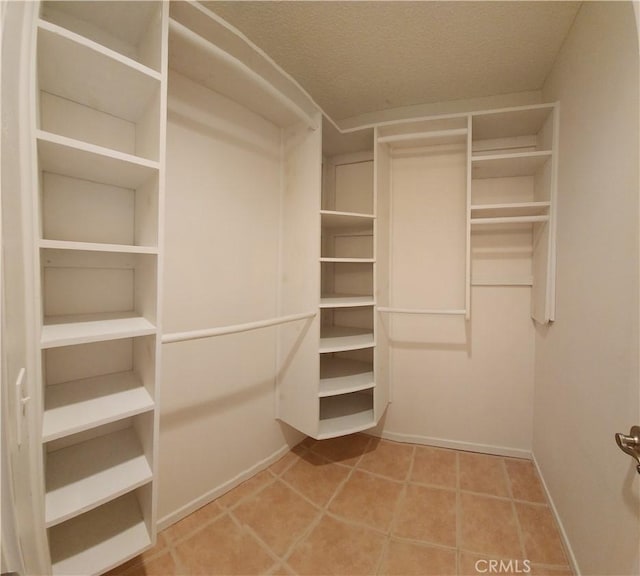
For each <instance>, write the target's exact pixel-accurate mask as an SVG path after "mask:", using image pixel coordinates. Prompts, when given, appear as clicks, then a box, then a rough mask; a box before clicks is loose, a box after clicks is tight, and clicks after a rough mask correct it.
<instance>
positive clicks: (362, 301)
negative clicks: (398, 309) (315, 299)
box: [320, 294, 375, 308]
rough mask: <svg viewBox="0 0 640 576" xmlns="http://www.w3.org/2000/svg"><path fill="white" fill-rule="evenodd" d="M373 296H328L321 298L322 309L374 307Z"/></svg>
mask: <svg viewBox="0 0 640 576" xmlns="http://www.w3.org/2000/svg"><path fill="white" fill-rule="evenodd" d="M374 305H375V300H374V298H373V296H354V295H352V294H328V295H326V296H323V297H322V298H320V308H354V307H357V306H374Z"/></svg>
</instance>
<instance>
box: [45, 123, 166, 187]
mask: <svg viewBox="0 0 640 576" xmlns="http://www.w3.org/2000/svg"><path fill="white" fill-rule="evenodd" d="M37 139H38V159H39V168H40V170H42V171H43V172H53V173H55V174H64V175H65V176H71V177H72V178H79V179H81V180H90V181H92V182H100V183H102V184H111V185H113V186H120V187H122V188H131V189H135V188H138V187H139V186H141V185H142V184H143V183H144V182H146V181H147V180H149V178H151V177H153V176H154V175H156V174H157V173H158V170H159V168H160V164H159V163H158V162H156V161H154V160H147V159H146V158H141V157H139V156H134V155H132V154H126V153H124V152H118V151H117V150H112V149H110V148H104V147H103V146H96V145H95V144H89V143H87V142H82V141H80V140H75V139H73V138H67V137H66V136H60V135H58V134H52V133H51V132H45V131H44V130H38V131H37Z"/></svg>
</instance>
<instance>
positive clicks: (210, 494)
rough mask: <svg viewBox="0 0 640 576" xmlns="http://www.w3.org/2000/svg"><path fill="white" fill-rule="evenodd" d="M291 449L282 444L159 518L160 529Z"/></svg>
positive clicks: (181, 517) (240, 481)
mask: <svg viewBox="0 0 640 576" xmlns="http://www.w3.org/2000/svg"><path fill="white" fill-rule="evenodd" d="M289 450H291V447H290V446H288V445H286V444H285V445H284V446H282V448H279V449H278V450H276V451H275V452H274V453H273V454H271V455H270V456H267V457H266V458H264V459H263V460H260V462H258V463H257V464H254V465H253V466H251V467H250V468H247V469H246V470H244V471H243V472H240V474H238V475H237V476H234V477H233V478H232V479H231V480H229V481H227V482H225V483H224V484H221V485H220V486H217V487H216V488H213V489H212V490H209V492H206V493H205V494H203V495H202V496H200V497H199V498H196V499H195V500H192V501H191V502H189V503H188V504H185V505H184V506H182V507H180V508H178V509H177V510H176V511H174V512H171V513H170V514H167V515H166V516H164V517H163V518H161V519H160V520H158V530H164V529H165V528H168V527H169V526H171V525H172V524H175V523H176V522H178V521H179V520H182V519H183V518H185V517H186V516H188V515H189V514H191V513H192V512H195V511H196V510H198V508H202V507H203V506H205V505H207V504H209V503H210V502H213V501H214V500H215V499H216V498H219V497H220V496H222V495H223V494H226V493H227V492H228V491H229V490H231V489H233V488H235V487H236V486H238V484H242V482H244V481H245V480H248V479H249V478H251V477H252V476H254V475H255V474H257V473H258V472H261V471H262V470H265V469H267V468H268V467H269V466H271V464H273V463H274V462H277V461H278V460H279V459H280V458H282V457H283V456H284V455H285V454H286V453H287V452H289Z"/></svg>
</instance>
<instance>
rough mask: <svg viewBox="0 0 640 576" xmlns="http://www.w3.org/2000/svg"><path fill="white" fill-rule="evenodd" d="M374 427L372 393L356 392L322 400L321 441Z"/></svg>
mask: <svg viewBox="0 0 640 576" xmlns="http://www.w3.org/2000/svg"><path fill="white" fill-rule="evenodd" d="M373 426H375V417H374V411H373V394H371V393H370V392H355V393H352V394H343V395H341V396H331V397H327V398H322V399H321V400H320V427H319V435H318V439H319V440H322V439H326V438H335V437H336V436H344V435H346V434H353V433H355V432H360V431H362V430H367V429H368V428H373Z"/></svg>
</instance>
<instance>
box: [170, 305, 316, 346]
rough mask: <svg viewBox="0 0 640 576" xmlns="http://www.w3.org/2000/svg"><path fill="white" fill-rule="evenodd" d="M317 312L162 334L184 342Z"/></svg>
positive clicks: (311, 313)
mask: <svg viewBox="0 0 640 576" xmlns="http://www.w3.org/2000/svg"><path fill="white" fill-rule="evenodd" d="M316 314H317V312H306V313H304V314H290V315H288V316H278V317H277V318H269V319H268V320H258V321H257V322H247V323H246V324H232V325H231V326H221V327H220V328H205V329H204V330H191V331H189V332H172V333H170V334H163V335H162V343H163V344H170V343H171V342H184V341H185V340H197V339H199V338H211V337H213V336H224V335H225V334H237V333H238V332H248V331H249V330H257V329H258V328H268V327H269V326H276V325H278V324H287V323H288V322H295V321H296V320H304V319H306V318H313V317H314V316H315V315H316Z"/></svg>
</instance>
